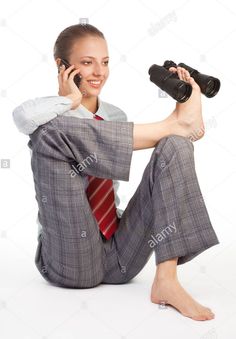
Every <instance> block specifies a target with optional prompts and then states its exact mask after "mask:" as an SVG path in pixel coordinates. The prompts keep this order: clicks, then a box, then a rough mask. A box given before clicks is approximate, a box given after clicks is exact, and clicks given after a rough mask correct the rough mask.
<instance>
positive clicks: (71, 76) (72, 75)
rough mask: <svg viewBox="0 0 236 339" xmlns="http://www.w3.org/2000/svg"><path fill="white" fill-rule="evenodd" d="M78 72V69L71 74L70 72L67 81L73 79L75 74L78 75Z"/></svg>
mask: <svg viewBox="0 0 236 339" xmlns="http://www.w3.org/2000/svg"><path fill="white" fill-rule="evenodd" d="M79 72H80V69H78V68H77V69H75V70H74V71H73V72H71V74H70V76H69V79H73V78H74V76H75V75H76V74H77V73H79Z"/></svg>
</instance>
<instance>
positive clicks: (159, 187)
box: [35, 122, 219, 288]
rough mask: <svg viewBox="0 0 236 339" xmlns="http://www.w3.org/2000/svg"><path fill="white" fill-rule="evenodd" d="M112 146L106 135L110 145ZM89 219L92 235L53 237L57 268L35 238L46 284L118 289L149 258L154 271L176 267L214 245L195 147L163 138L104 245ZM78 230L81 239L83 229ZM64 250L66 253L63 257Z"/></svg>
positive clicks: (42, 239)
mask: <svg viewBox="0 0 236 339" xmlns="http://www.w3.org/2000/svg"><path fill="white" fill-rule="evenodd" d="M100 123H103V122H100ZM96 124H97V122H96ZM101 126H102V125H99V130H98V131H101ZM110 127H111V128H112V125H111V126H110ZM82 137H83V135H82ZM62 140H64V139H62ZM112 140H114V135H113V136H112V132H111V134H110V142H111V143H112ZM101 147H102V146H101ZM104 152H105V150H104ZM114 157H115V155H114ZM114 161H117V159H114ZM96 166H99V163H98V164H97V165H95V167H94V169H92V168H91V169H90V173H89V174H90V175H96V173H97V171H96ZM51 189H53V187H51ZM82 194H83V193H82ZM84 199H85V201H86V193H85V189H84ZM64 212H65V213H66V211H63V210H62V211H60V213H61V214H63V213H64ZM90 216H91V218H93V221H94V226H95V227H94V232H93V234H91V233H89V232H88V233H87V235H86V236H85V237H84V238H83V237H78V233H77V232H76V231H75V230H74V231H73V229H72V231H71V230H70V232H71V233H72V232H74V234H70V238H69V237H68V238H63V237H62V236H61V237H59V235H56V234H55V239H57V241H59V244H60V246H57V247H59V248H60V249H61V251H62V252H61V253H60V254H59V255H55V257H57V260H58V262H57V265H55V266H54V267H53V265H51V264H50V260H51V259H50V260H49V259H48V258H49V257H50V258H52V257H53V253H52V251H53V248H54V247H53V246H51V247H50V248H49V247H48V244H47V239H46V238H45V236H44V231H43V232H42V234H40V235H39V237H38V247H37V251H36V255H35V264H36V266H37V268H38V270H39V272H40V273H41V275H42V276H43V277H44V278H45V280H47V281H48V282H50V283H51V284H54V285H56V286H61V287H68V288H91V287H95V286H97V285H99V284H102V283H103V284H122V283H126V282H128V281H130V280H131V279H133V278H134V277H135V276H136V275H137V274H138V273H139V272H140V271H141V270H142V268H143V267H144V266H145V265H146V263H147V262H148V260H149V258H150V257H151V255H152V254H153V253H154V255H155V263H156V265H158V264H159V263H161V262H164V261H166V260H168V259H171V258H176V257H177V258H178V261H177V264H178V265H180V264H184V263H186V262H188V261H190V260H192V259H193V258H194V257H196V256H197V255H199V254H200V253H202V252H203V251H205V250H206V249H208V248H210V247H211V246H214V245H216V244H218V243H219V240H218V238H217V236H216V233H215V231H214V229H213V227H212V224H211V221H210V218H209V215H208V212H207V209H206V205H205V203H204V199H203V196H202V193H201V190H200V186H199V183H198V179H197V175H196V171H195V163H194V145H193V143H192V142H191V141H190V140H189V139H188V138H185V137H181V136H177V135H170V136H168V137H165V138H162V139H161V140H160V141H159V142H158V143H157V144H156V146H155V147H154V149H153V152H152V154H151V157H150V160H149V162H148V164H147V166H146V168H145V170H144V172H143V175H142V179H141V182H140V183H139V185H138V186H137V189H136V191H135V193H134V194H133V196H132V197H131V199H130V200H129V202H128V204H127V207H126V208H125V210H124V212H123V214H122V216H121V218H120V219H119V227H118V229H117V231H116V232H115V233H114V234H113V236H112V237H111V238H110V239H109V240H106V239H105V238H104V237H103V235H102V233H101V232H100V231H99V230H98V226H97V224H96V220H95V218H94V217H93V215H92V212H91V211H90ZM83 227H84V229H85V234H86V225H83ZM54 233H55V232H54ZM60 234H61V233H60ZM56 237H57V238H56ZM88 237H89V239H88ZM58 239H59V240H58ZM70 239H73V248H74V246H75V244H76V251H72V250H71V248H72V246H69V245H68V243H67V244H66V241H67V242H69V241H70ZM71 241H72V240H71ZM67 245H68V246H67ZM65 248H68V250H66V251H67V252H66V251H64V252H63V249H65ZM57 251H58V248H57ZM61 257H63V258H62V259H61V263H60V262H59V261H60V260H59V258H61ZM55 260H56V259H55ZM62 261H63V264H62ZM60 265H61V266H60ZM66 265H67V266H68V267H70V269H69V270H66V269H65V267H66ZM62 266H63V268H62V269H61V270H60V273H58V272H56V269H55V267H62ZM67 272H69V273H67Z"/></svg>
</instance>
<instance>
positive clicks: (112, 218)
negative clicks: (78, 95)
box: [86, 115, 119, 239]
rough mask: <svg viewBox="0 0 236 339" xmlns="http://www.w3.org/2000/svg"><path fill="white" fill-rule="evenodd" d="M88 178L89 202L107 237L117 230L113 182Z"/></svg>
mask: <svg viewBox="0 0 236 339" xmlns="http://www.w3.org/2000/svg"><path fill="white" fill-rule="evenodd" d="M94 118H95V119H98V120H104V119H103V118H101V117H100V116H98V115H94ZM88 180H89V184H88V187H87V189H86V194H87V197H88V200H89V204H90V206H91V209H92V212H93V215H94V216H95V218H96V220H97V223H98V226H99V228H100V230H101V232H102V233H103V235H104V236H105V238H106V239H109V238H110V237H111V236H112V234H113V233H114V232H115V231H116V230H117V228H118V224H119V219H118V217H117V214H116V206H115V194H114V188H113V182H112V180H111V179H103V178H97V177H94V176H91V175H88Z"/></svg>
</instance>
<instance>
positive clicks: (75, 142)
mask: <svg viewBox="0 0 236 339" xmlns="http://www.w3.org/2000/svg"><path fill="white" fill-rule="evenodd" d="M133 127H134V123H133V122H124V121H105V120H96V119H78V118H75V117H68V116H59V117H57V118H55V119H54V120H52V121H50V122H49V123H47V124H45V125H43V126H41V127H40V128H38V129H37V131H36V132H35V133H33V134H32V135H31V136H30V137H31V142H32V147H33V149H34V150H35V151H36V152H38V153H41V154H42V155H44V156H46V157H49V159H51V160H52V161H53V159H55V160H60V161H66V162H70V163H73V162H76V165H75V166H74V170H75V171H76V174H78V175H92V176H96V177H101V178H108V179H113V180H124V181H128V180H129V175H130V166H131V160H132V153H133Z"/></svg>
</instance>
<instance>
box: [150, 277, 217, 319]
mask: <svg viewBox="0 0 236 339" xmlns="http://www.w3.org/2000/svg"><path fill="white" fill-rule="evenodd" d="M151 302H153V303H154V304H162V305H163V304H166V305H171V306H173V307H174V308H175V309H177V310H178V311H179V312H180V313H182V314H183V315H184V316H185V317H189V318H192V319H193V320H211V319H214V317H215V315H214V313H213V312H212V311H211V309H210V308H208V307H204V306H202V305H201V304H199V303H198V302H197V301H196V300H194V299H193V298H192V297H191V296H190V295H189V294H188V293H187V292H186V291H185V289H184V288H183V287H182V286H181V285H180V283H179V281H178V279H177V278H173V279H155V280H154V282H153V285H152V290H151Z"/></svg>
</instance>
